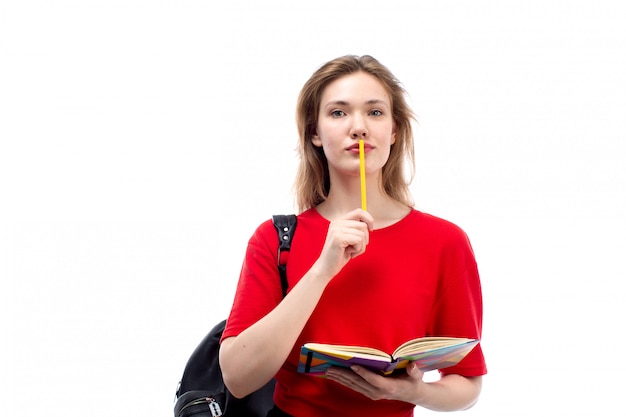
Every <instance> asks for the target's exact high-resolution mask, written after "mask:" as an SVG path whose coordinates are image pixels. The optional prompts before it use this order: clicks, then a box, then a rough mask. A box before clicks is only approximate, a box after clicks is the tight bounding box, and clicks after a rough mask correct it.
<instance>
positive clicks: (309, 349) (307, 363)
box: [298, 337, 479, 376]
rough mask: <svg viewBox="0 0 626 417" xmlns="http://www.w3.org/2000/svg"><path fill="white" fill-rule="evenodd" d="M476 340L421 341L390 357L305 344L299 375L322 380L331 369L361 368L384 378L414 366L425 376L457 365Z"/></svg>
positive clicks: (349, 348) (369, 351) (376, 352)
mask: <svg viewBox="0 0 626 417" xmlns="http://www.w3.org/2000/svg"><path fill="white" fill-rule="evenodd" d="M478 343H479V340H475V339H464V338H452V337H424V338H420V339H415V340H411V341H409V342H407V343H405V344H403V345H402V346H400V347H399V348H398V349H397V350H396V351H395V352H394V353H393V354H388V353H385V352H382V351H380V350H377V349H372V348H367V347H361V346H340V345H329V344H319V343H307V344H305V345H304V346H302V348H301V350H300V360H299V364H298V372H301V373H306V374H312V375H317V376H323V375H324V374H325V372H326V369H328V368H329V367H331V366H341V367H345V368H349V367H350V366H352V365H361V366H364V367H366V368H368V369H370V370H372V371H376V372H379V373H381V374H383V375H389V374H392V373H394V372H396V371H399V370H402V369H404V368H406V366H407V365H408V364H409V362H417V366H418V367H419V368H420V369H421V370H422V371H424V372H427V371H432V370H435V369H442V368H447V367H449V366H453V365H456V364H457V363H459V362H460V361H461V360H462V359H463V358H464V357H465V356H467V354H468V353H469V352H470V351H471V350H472V349H473V348H474V347H475V346H476V345H477V344H478Z"/></svg>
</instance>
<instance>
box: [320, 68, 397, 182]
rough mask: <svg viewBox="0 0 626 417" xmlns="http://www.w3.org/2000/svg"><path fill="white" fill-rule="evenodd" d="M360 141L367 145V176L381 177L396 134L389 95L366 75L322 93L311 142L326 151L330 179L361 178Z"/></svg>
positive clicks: (347, 79) (347, 78) (348, 77)
mask: <svg viewBox="0 0 626 417" xmlns="http://www.w3.org/2000/svg"><path fill="white" fill-rule="evenodd" d="M359 139H363V141H364V145H365V146H364V148H365V167H366V168H365V169H366V172H367V174H368V175H370V174H377V173H379V172H380V170H381V169H382V167H383V166H384V165H385V163H386V162H387V159H388V158H389V152H390V150H391V145H392V144H393V143H394V142H395V140H396V133H395V126H394V122H393V117H392V109H391V100H390V98H389V95H388V94H387V91H386V90H385V88H384V87H383V84H382V83H381V82H380V81H378V80H377V79H376V78H375V77H373V76H372V75H370V74H368V73H365V72H356V73H352V74H348V75H345V76H343V77H341V78H338V79H336V80H334V81H333V82H331V83H330V84H328V85H327V86H326V88H325V89H324V91H323V92H322V98H321V101H320V108H319V117H318V122H317V131H316V134H315V135H313V137H312V142H313V145H315V146H318V147H321V148H323V150H324V154H325V155H326V159H327V160H328V169H329V172H330V175H331V178H333V177H334V176H335V175H337V174H341V175H350V176H358V175H359Z"/></svg>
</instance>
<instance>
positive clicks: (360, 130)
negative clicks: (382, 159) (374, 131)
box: [350, 117, 367, 139]
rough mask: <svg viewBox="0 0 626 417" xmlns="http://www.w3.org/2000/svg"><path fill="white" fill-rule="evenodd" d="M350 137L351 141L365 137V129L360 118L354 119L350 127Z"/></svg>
mask: <svg viewBox="0 0 626 417" xmlns="http://www.w3.org/2000/svg"><path fill="white" fill-rule="evenodd" d="M350 136H352V138H353V139H359V138H365V137H367V127H366V126H365V123H364V120H363V119H362V118H360V117H355V118H354V121H353V123H352V127H351V129H350Z"/></svg>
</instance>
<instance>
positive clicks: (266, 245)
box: [220, 56, 486, 417]
mask: <svg viewBox="0 0 626 417" xmlns="http://www.w3.org/2000/svg"><path fill="white" fill-rule="evenodd" d="M412 119H413V114H412V112H411V110H410V108H409V107H408V106H407V104H406V101H405V98H404V90H403V88H402V87H401V86H400V83H399V82H398V81H397V80H396V79H395V77H394V76H393V74H392V73H391V72H390V71H389V70H388V69H387V68H386V67H384V66H383V65H381V64H380V63H379V62H378V61H377V60H375V59H374V58H372V57H370V56H362V57H356V56H344V57H340V58H337V59H335V60H332V61H330V62H328V63H326V64H324V65H323V66H322V67H320V68H319V69H318V70H317V71H316V72H315V73H314V74H313V75H312V76H311V78H310V79H309V80H308V81H307V82H306V84H305V85H304V87H303V89H302V91H301V93H300V96H299V100H298V106H297V123H298V128H299V134H300V140H299V151H300V156H301V161H300V166H299V169H298V173H297V178H296V192H297V201H298V205H299V208H300V214H299V215H298V225H297V229H296V233H295V237H294V239H293V242H292V247H291V252H290V255H289V261H288V264H287V276H288V279H289V288H290V291H289V293H288V294H287V296H286V297H285V298H284V299H283V298H282V293H281V287H280V280H279V278H278V271H277V268H276V253H277V248H278V242H277V238H276V231H275V229H274V227H273V225H272V223H271V220H268V221H266V222H264V223H263V224H261V225H260V226H259V227H258V229H257V230H256V232H255V233H254V235H253V236H252V237H251V239H250V241H249V244H248V249H247V253H246V256H245V259H244V263H243V267H242V271H241V276H240V280H239V284H238V287H237V293H236V296H235V300H234V304H233V307H232V311H231V314H230V316H229V318H228V324H227V326H226V330H225V332H224V335H223V339H222V345H221V350H220V362H221V366H222V372H223V375H224V380H225V382H226V385H227V386H228V388H229V389H230V391H231V392H232V393H233V394H234V395H236V396H245V395H247V394H248V393H250V392H252V391H254V390H256V389H258V388H259V387H261V386H262V385H264V384H265V383H267V381H269V380H270V379H271V378H273V377H275V378H276V381H277V385H276V392H275V403H276V408H275V409H274V410H273V411H272V412H271V413H270V415H274V416H286V415H287V416H288V415H291V416H297V417H306V416H365V415H384V416H412V415H413V409H414V408H415V406H416V405H419V406H422V407H426V408H429V409H432V410H441V411H445V410H462V409H466V408H469V407H471V406H472V405H473V404H474V403H475V402H476V401H477V399H478V396H479V394H480V390H481V378H482V375H484V374H485V373H486V366H485V361H484V358H483V354H482V350H481V348H480V344H479V345H478V346H477V347H476V348H474V349H473V350H472V351H471V352H470V354H469V355H468V356H467V357H466V358H465V359H463V360H462V361H461V362H460V363H459V364H458V365H456V366H453V367H449V368H445V369H442V370H440V374H441V378H439V379H438V380H437V381H434V382H424V381H423V379H422V377H423V372H422V371H420V369H418V368H417V366H415V365H414V364H410V365H409V366H408V368H407V372H406V373H404V374H402V375H400V376H391V377H389V376H388V377H383V376H381V375H379V374H377V373H374V372H370V371H368V370H367V369H364V368H362V367H354V368H353V369H342V368H330V369H329V370H328V371H327V374H326V376H327V377H326V378H320V377H316V376H310V375H305V374H301V373H297V371H296V369H297V365H298V359H299V352H300V347H301V346H302V345H303V344H304V343H307V342H318V343H333V344H343V345H361V346H372V347H375V348H379V349H382V350H384V351H387V352H392V351H393V350H394V349H395V348H396V347H397V346H399V345H400V344H401V343H403V342H405V341H407V340H409V339H412V338H416V337H422V336H457V337H467V338H474V339H480V337H481V329H482V295H481V288H480V280H479V276H478V271H477V267H476V262H475V259H474V254H473V252H472V248H471V246H470V243H469V240H468V238H467V236H466V234H465V233H464V232H463V231H462V230H461V229H460V228H459V227H457V226H455V225H454V224H452V223H450V222H448V221H445V220H442V219H439V218H437V217H434V216H432V215H428V214H426V213H422V212H420V211H417V210H415V209H414V208H413V203H412V199H411V195H410V192H409V188H408V183H409V181H408V179H407V176H406V175H405V173H404V166H405V165H406V162H407V161H408V162H409V164H410V165H412V164H413V163H414V158H413V137H412V130H411V121H412ZM361 139H362V140H363V141H364V144H365V146H364V148H365V171H366V184H367V193H366V195H367V211H364V210H362V209H361V208H360V207H361V181H360V176H359V172H360V171H359V148H358V142H359V140H361Z"/></svg>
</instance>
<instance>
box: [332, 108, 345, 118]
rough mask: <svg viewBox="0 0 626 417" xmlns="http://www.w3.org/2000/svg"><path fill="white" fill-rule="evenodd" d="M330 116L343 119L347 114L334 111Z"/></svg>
mask: <svg viewBox="0 0 626 417" xmlns="http://www.w3.org/2000/svg"><path fill="white" fill-rule="evenodd" d="M330 115H331V116H333V117H341V116H343V115H345V113H344V112H343V111H342V110H333V111H331V112H330Z"/></svg>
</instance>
